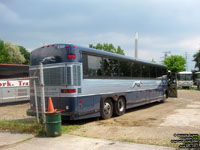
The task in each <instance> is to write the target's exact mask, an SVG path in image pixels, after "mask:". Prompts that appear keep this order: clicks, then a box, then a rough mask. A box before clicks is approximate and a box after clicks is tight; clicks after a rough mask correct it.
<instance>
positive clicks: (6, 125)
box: [0, 120, 81, 136]
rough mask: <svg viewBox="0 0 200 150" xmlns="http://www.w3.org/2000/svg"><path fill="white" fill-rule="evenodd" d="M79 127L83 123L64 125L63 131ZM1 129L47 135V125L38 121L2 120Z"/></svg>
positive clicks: (66, 131)
mask: <svg viewBox="0 0 200 150" xmlns="http://www.w3.org/2000/svg"><path fill="white" fill-rule="evenodd" d="M79 128H81V125H62V133H63V134H67V133H69V132H71V131H73V130H76V129H79ZM0 130H4V131H11V132H19V133H30V134H36V135H37V136H45V135H46V130H45V126H44V125H43V124H37V123H36V122H26V121H5V120H0Z"/></svg>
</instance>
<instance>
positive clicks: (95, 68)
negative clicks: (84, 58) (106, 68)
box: [88, 55, 102, 77]
mask: <svg viewBox="0 0 200 150" xmlns="http://www.w3.org/2000/svg"><path fill="white" fill-rule="evenodd" d="M88 76H89V77H94V76H102V58H101V57H96V56H91V55H88Z"/></svg>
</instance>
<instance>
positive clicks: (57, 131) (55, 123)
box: [45, 112, 61, 137]
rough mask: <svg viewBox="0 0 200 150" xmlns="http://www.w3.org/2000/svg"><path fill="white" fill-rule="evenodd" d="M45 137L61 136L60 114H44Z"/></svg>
mask: <svg viewBox="0 0 200 150" xmlns="http://www.w3.org/2000/svg"><path fill="white" fill-rule="evenodd" d="M45 115H46V131H47V136H49V137H56V136H60V135H61V112H54V113H48V112H47V113H45Z"/></svg>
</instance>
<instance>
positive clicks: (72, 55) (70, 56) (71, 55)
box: [67, 54, 76, 59]
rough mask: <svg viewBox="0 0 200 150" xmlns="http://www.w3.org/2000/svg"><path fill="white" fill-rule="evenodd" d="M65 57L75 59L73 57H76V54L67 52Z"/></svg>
mask: <svg viewBox="0 0 200 150" xmlns="http://www.w3.org/2000/svg"><path fill="white" fill-rule="evenodd" d="M67 58H68V59H75V58H76V55H74V54H69V55H67Z"/></svg>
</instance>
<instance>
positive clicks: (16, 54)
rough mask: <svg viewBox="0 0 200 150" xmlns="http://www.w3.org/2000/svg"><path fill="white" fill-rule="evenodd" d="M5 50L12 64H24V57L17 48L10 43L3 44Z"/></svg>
mask: <svg viewBox="0 0 200 150" xmlns="http://www.w3.org/2000/svg"><path fill="white" fill-rule="evenodd" d="M5 46H6V49H7V51H8V57H9V58H10V60H11V63H13V64H22V63H24V62H25V58H24V56H23V55H22V54H21V52H20V50H19V47H18V46H16V45H14V44H12V43H11V42H6V43H5Z"/></svg>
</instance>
